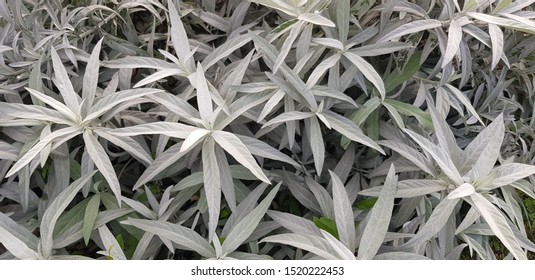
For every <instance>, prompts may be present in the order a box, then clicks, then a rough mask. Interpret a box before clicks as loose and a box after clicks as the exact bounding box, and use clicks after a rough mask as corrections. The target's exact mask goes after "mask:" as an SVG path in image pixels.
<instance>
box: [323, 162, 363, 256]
mask: <svg viewBox="0 0 535 280" xmlns="http://www.w3.org/2000/svg"><path fill="white" fill-rule="evenodd" d="M329 174H330V175H331V180H332V187H333V208H334V218H335V221H336V228H337V229H338V236H339V238H340V242H342V244H344V245H345V246H346V247H347V248H348V249H349V250H350V251H351V252H354V251H355V248H356V247H357V244H356V239H355V219H354V217H353V208H352V207H351V202H350V201H349V196H348V194H347V191H346V189H345V187H344V184H343V182H342V181H341V180H340V178H338V176H337V175H336V174H335V173H334V172H332V171H330V170H329Z"/></svg>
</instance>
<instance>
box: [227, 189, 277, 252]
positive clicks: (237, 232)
mask: <svg viewBox="0 0 535 280" xmlns="http://www.w3.org/2000/svg"><path fill="white" fill-rule="evenodd" d="M281 184H282V183H279V184H277V185H276V186H275V187H274V188H273V189H272V190H271V191H270V192H269V193H268V195H267V196H266V197H265V198H264V199H263V200H262V202H260V203H259V204H258V206H257V207H256V208H255V209H253V211H251V212H250V213H249V214H247V216H245V217H244V218H243V219H242V220H241V221H239V222H238V223H237V224H236V225H235V226H234V227H233V229H232V230H231V231H230V233H229V234H228V236H227V237H226V238H225V242H223V245H222V248H223V254H229V253H232V252H234V251H235V250H236V249H238V247H239V246H240V245H241V244H242V243H243V242H244V241H245V240H247V238H248V237H249V236H250V235H251V233H253V231H254V230H255V229H256V227H257V226H258V223H259V222H260V220H261V219H262V217H264V215H265V214H266V211H267V209H268V208H269V205H270V204H271V201H272V200H273V198H274V197H275V195H276V194H277V192H278V191H279V187H280V185H281Z"/></svg>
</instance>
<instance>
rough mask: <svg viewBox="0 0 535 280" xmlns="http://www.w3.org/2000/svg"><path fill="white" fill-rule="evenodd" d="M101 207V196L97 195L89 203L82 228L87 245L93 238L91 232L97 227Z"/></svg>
mask: <svg viewBox="0 0 535 280" xmlns="http://www.w3.org/2000/svg"><path fill="white" fill-rule="evenodd" d="M99 206H100V194H98V193H97V194H95V195H94V196H93V197H91V199H90V200H89V203H87V206H86V208H85V213H84V227H83V228H82V233H83V235H84V242H85V245H86V246H87V244H88V243H89V238H90V237H91V232H92V231H93V226H94V225H95V220H96V219H97V215H98V208H99Z"/></svg>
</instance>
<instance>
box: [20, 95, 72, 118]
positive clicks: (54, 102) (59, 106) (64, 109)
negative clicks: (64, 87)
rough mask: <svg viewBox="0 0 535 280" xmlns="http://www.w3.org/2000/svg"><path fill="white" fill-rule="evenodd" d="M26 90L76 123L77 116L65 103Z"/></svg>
mask: <svg viewBox="0 0 535 280" xmlns="http://www.w3.org/2000/svg"><path fill="white" fill-rule="evenodd" d="M26 90H27V91H28V92H29V93H30V94H31V95H32V96H33V97H35V98H37V99H39V100H40V101H42V102H43V103H45V104H47V105H49V106H50V107H52V108H54V109H56V110H57V111H58V112H59V113H61V114H62V115H64V116H65V118H67V119H68V120H70V121H72V122H76V115H75V113H73V111H71V109H69V108H68V107H67V106H65V105H63V103H61V102H59V101H57V100H56V99H54V98H52V97H50V96H47V95H45V94H43V93H40V92H38V91H36V90H34V89H31V88H26Z"/></svg>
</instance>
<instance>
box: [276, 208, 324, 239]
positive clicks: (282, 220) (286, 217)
mask: <svg viewBox="0 0 535 280" xmlns="http://www.w3.org/2000/svg"><path fill="white" fill-rule="evenodd" d="M267 215H268V216H269V217H270V218H271V219H273V220H274V221H275V222H277V223H279V225H281V226H282V227H284V228H286V229H288V230H290V231H292V232H294V233H298V234H311V235H318V236H319V235H320V231H319V229H318V227H317V226H316V225H315V224H314V222H312V221H311V220H307V219H305V218H303V217H299V216H296V215H293V214H290V213H283V212H278V211H273V210H269V211H267Z"/></svg>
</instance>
